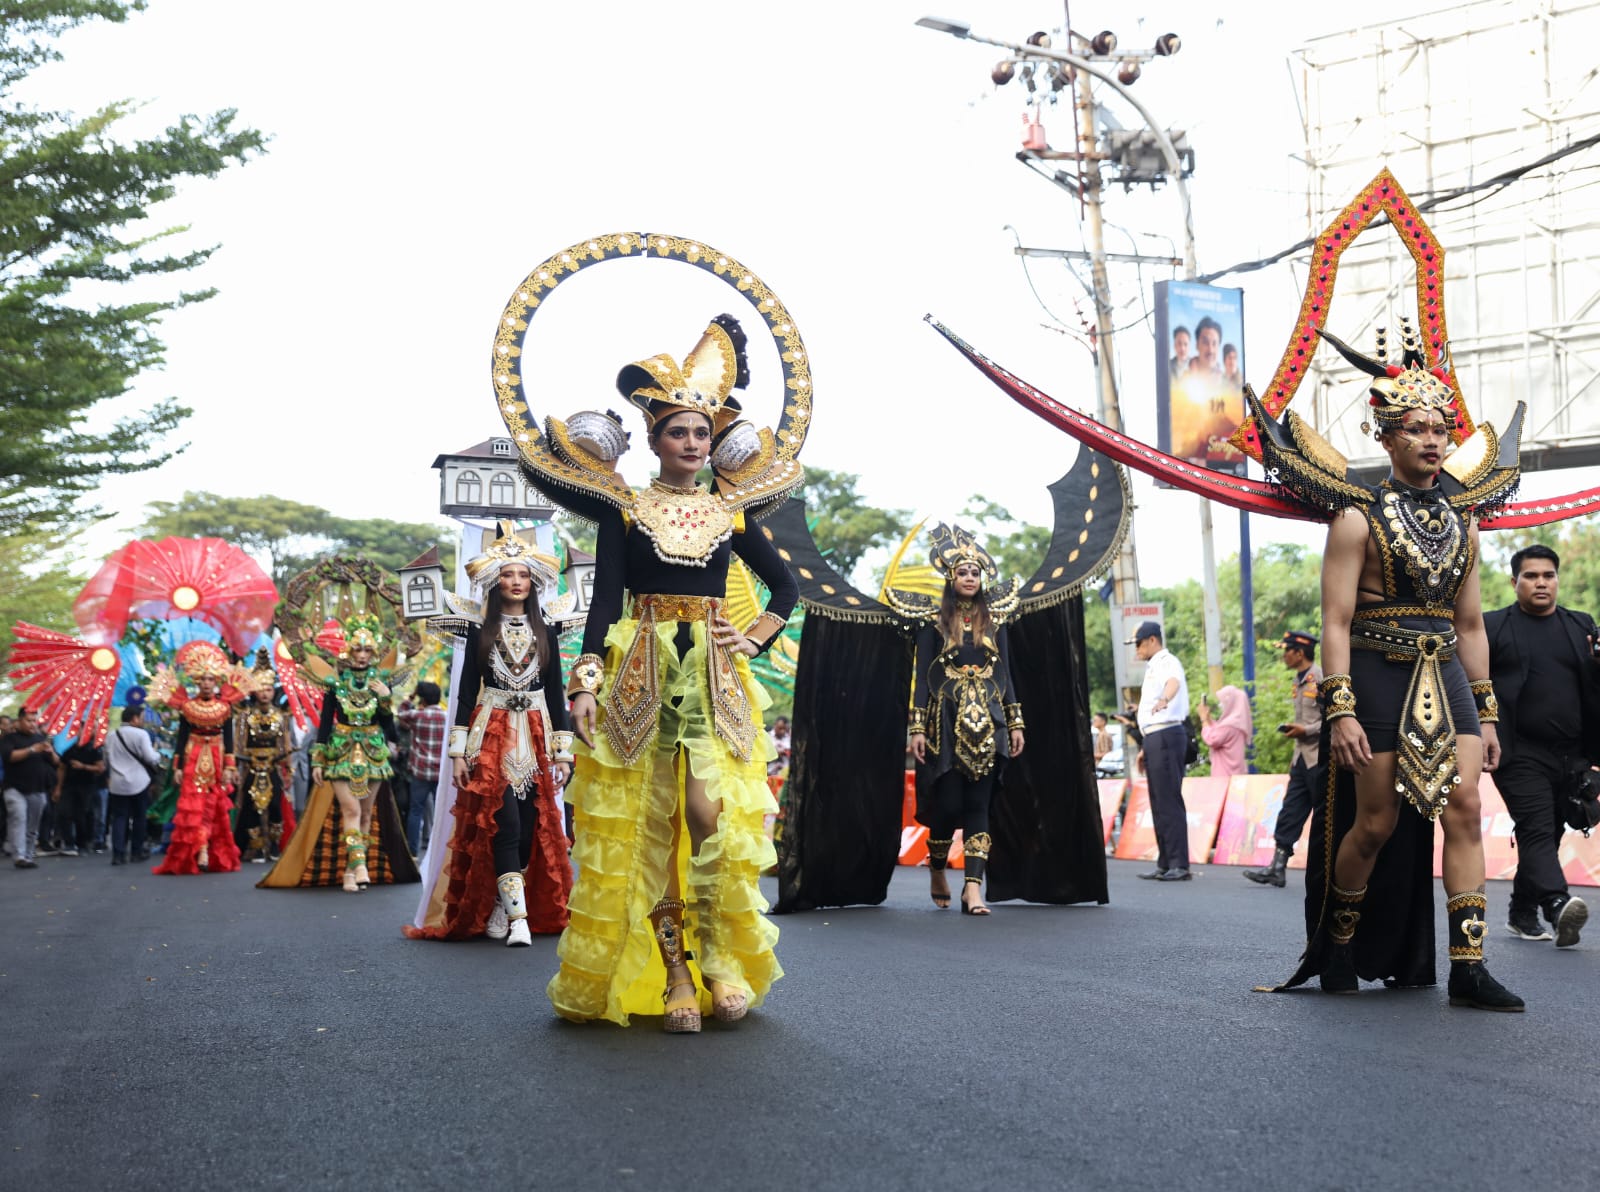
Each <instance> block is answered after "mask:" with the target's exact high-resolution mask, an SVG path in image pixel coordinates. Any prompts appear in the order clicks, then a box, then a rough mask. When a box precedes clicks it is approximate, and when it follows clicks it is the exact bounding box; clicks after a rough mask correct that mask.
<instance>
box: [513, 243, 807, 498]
mask: <svg viewBox="0 0 1600 1192" xmlns="http://www.w3.org/2000/svg"><path fill="white" fill-rule="evenodd" d="M620 260H670V261H679V262H681V263H683V264H687V265H693V266H695V267H696V268H698V269H703V270H705V271H706V272H707V273H710V274H712V275H713V276H715V277H718V278H720V279H722V280H723V281H724V282H726V283H727V284H728V285H729V286H730V287H732V288H733V289H735V290H737V291H738V292H739V293H740V294H741V295H743V296H744V298H745V300H746V301H747V302H749V303H750V305H751V306H753V307H754V308H755V309H756V311H757V313H758V314H760V315H761V318H762V320H763V321H764V323H765V324H766V328H767V331H768V333H769V334H770V335H771V336H772V340H773V344H774V346H775V347H776V348H777V352H778V359H779V362H780V364H781V367H782V372H783V386H784V400H783V411H782V414H781V415H780V417H779V420H778V425H777V428H776V430H775V431H769V430H766V429H762V430H760V431H758V432H754V433H751V431H750V429H749V428H748V424H745V423H739V424H737V426H732V427H729V428H728V432H737V434H738V435H739V438H740V439H741V440H742V441H741V442H740V444H739V446H738V449H737V451H730V452H729V453H728V454H727V455H726V456H725V457H724V458H731V459H737V461H738V462H737V465H736V466H733V467H727V468H724V467H720V466H719V467H718V468H717V469H716V472H717V479H718V491H719V493H720V494H721V495H722V497H723V498H724V500H726V501H728V502H729V504H730V505H732V506H733V507H735V508H737V509H745V510H748V511H749V513H750V515H751V516H753V517H761V516H763V515H764V514H766V513H769V512H771V511H772V510H773V509H774V508H776V507H777V504H778V503H779V502H780V501H781V500H783V499H784V498H786V497H787V496H788V494H789V493H790V492H791V491H793V489H794V488H795V487H797V486H798V485H799V483H800V481H801V479H802V477H803V473H802V472H801V469H800V464H799V462H798V459H799V455H800V450H801V448H802V447H803V446H804V445H805V441H806V433H807V431H808V430H809V429H810V427H811V410H812V400H813V398H812V386H811V361H810V357H809V356H808V355H807V353H806V348H805V343H804V341H803V340H802V339H801V338H800V328H799V326H798V325H797V324H796V323H795V321H794V319H793V317H791V316H790V314H789V311H788V309H787V308H786V307H785V306H784V304H783V302H782V301H781V300H780V299H779V298H778V296H777V295H776V294H774V293H773V292H772V290H771V289H770V288H769V287H768V286H767V284H766V283H765V282H763V281H762V280H761V279H760V278H759V277H757V276H756V275H755V274H754V273H752V272H751V271H750V270H749V269H747V268H746V267H745V266H744V265H743V264H741V263H740V262H739V261H737V260H735V259H734V258H733V257H730V256H728V255H727V254H726V253H723V252H719V251H717V250H716V249H715V248H712V247H710V246H709V245H706V244H703V243H701V242H700V241H697V240H690V239H687V238H685V237H682V236H668V235H664V234H660V233H655V232H616V233H612V234H610V235H605V236H595V237H591V238H590V239H588V240H583V241H580V242H579V243H577V244H574V245H572V246H571V247H569V248H566V249H563V250H562V251H560V252H558V253H556V254H554V255H553V256H551V257H549V258H548V259H546V260H545V261H543V262H542V263H541V264H539V265H538V266H537V267H535V268H534V270H533V271H532V272H531V273H529V274H528V276H527V277H526V278H524V279H523V281H522V284H521V285H519V286H518V287H517V289H516V291H515V292H514V293H513V294H512V295H511V298H510V300H509V301H508V302H507V303H506V306H505V309H504V310H503V311H502V312H501V314H500V322H499V325H498V326H497V327H496V329H495V339H494V349H493V354H492V357H491V379H492V382H493V385H494V393H495V404H496V405H497V407H498V408H499V411H500V417H501V419H502V420H503V421H504V422H505V424H506V429H507V430H508V431H509V432H510V434H511V439H512V441H513V442H514V443H516V445H517V450H518V452H519V453H520V454H521V456H522V462H523V466H524V468H525V469H526V470H527V471H528V472H529V473H530V478H531V479H533V480H534V482H535V483H536V484H537V485H538V487H539V488H540V489H541V490H542V491H543V492H544V493H545V494H546V495H547V496H548V497H550V499H551V500H552V501H555V502H556V503H557V504H559V505H562V506H563V507H567V502H566V501H565V500H563V499H562V498H563V497H565V496H576V497H578V498H580V502H579V505H578V507H577V508H575V509H574V512H576V513H578V514H579V515H580V516H585V515H586V514H585V510H584V508H583V507H582V502H581V498H585V497H588V498H596V497H598V498H600V499H601V500H602V501H605V502H607V503H609V504H613V505H618V506H621V507H623V508H626V507H628V506H630V505H631V503H632V501H633V490H632V489H631V488H629V487H628V484H627V482H626V481H624V480H623V479H622V477H621V476H620V475H618V473H617V472H616V469H615V467H614V465H615V462H616V459H617V457H618V456H619V455H620V454H621V451H622V450H623V449H625V447H626V439H625V437H624V436H622V435H621V433H620V428H613V427H609V426H607V425H606V416H605V415H601V414H598V413H595V412H593V411H583V412H581V413H579V414H574V415H573V416H572V417H571V418H569V419H568V420H567V421H566V422H563V421H561V420H560V419H558V418H554V417H548V416H547V417H546V418H545V419H544V421H543V424H542V425H541V423H540V420H539V418H538V416H537V415H536V414H535V413H534V410H533V402H532V401H530V398H529V394H528V392H527V389H526V387H525V385H524V383H523V377H522V369H521V367H520V364H521V357H522V352H523V344H524V341H525V340H526V339H527V334H528V328H529V326H530V325H531V323H532V322H533V317H534V315H536V314H537V313H538V311H539V309H540V307H541V306H542V305H543V304H544V302H545V301H546V300H547V299H548V298H549V297H550V295H551V293H552V292H554V290H555V288H556V287H557V286H558V285H560V284H561V283H562V282H563V281H565V280H567V279H568V278H570V277H572V276H573V275H575V274H577V273H578V272H580V271H581V270H583V269H587V268H590V267H591V266H594V265H598V264H602V263H604V262H607V261H620ZM734 409H735V410H737V406H734ZM590 424H593V425H592V426H591V425H590ZM602 432H603V433H602ZM597 440H598V441H600V442H603V443H609V444H610V449H608V450H597V449H596V447H597Z"/></svg>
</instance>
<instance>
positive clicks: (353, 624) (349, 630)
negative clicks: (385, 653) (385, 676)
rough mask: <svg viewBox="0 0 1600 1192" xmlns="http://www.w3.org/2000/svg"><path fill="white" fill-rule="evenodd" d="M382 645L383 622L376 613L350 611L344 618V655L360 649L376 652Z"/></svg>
mask: <svg viewBox="0 0 1600 1192" xmlns="http://www.w3.org/2000/svg"><path fill="white" fill-rule="evenodd" d="M382 646H383V622H382V621H381V620H379V618H378V614H377V613H366V612H362V613H351V614H350V615H349V616H348V617H346V618H345V619H344V652H343V653H344V655H348V654H349V653H350V652H351V651H354V650H362V649H366V650H372V651H374V652H376V651H377V650H379V649H381V648H382ZM341 656H343V655H341Z"/></svg>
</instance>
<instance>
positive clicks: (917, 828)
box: [900, 770, 963, 869]
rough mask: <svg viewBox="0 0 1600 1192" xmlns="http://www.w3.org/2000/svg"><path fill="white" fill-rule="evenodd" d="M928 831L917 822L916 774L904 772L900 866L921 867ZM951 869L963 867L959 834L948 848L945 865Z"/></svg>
mask: <svg viewBox="0 0 1600 1192" xmlns="http://www.w3.org/2000/svg"><path fill="white" fill-rule="evenodd" d="M928 835H929V833H928V829H926V828H924V827H923V826H922V825H921V824H919V823H918V822H917V774H916V771H915V770H907V771H906V787H905V794H904V796H903V799H902V802H901V804H900V864H902V865H921V864H922V863H923V862H924V861H926V860H927V859H928ZM945 864H946V865H947V866H948V867H949V868H951V869H961V868H962V867H963V863H962V857H961V833H960V832H957V833H956V836H955V842H954V843H953V844H952V845H951V846H950V859H949V860H948V861H947V862H946V863H945Z"/></svg>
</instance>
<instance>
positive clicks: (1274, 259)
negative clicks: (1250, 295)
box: [1195, 133, 1600, 282]
mask: <svg viewBox="0 0 1600 1192" xmlns="http://www.w3.org/2000/svg"><path fill="white" fill-rule="evenodd" d="M1596 145H1600V133H1596V134H1595V135H1594V136H1590V137H1584V138H1583V139H1582V140H1581V141H1574V142H1573V143H1572V144H1570V145H1568V146H1566V147H1565V148H1563V149H1557V150H1555V151H1554V152H1552V153H1547V154H1545V155H1544V156H1543V157H1541V158H1538V159H1537V160H1535V161H1531V162H1528V163H1527V164H1525V165H1520V166H1516V167H1514V168H1512V169H1509V170H1506V171H1505V172H1503V173H1500V174H1496V175H1495V176H1494V177H1493V178H1488V179H1485V180H1484V181H1482V182H1475V183H1473V184H1472V185H1470V186H1458V187H1456V188H1455V189H1453V190H1442V191H1439V192H1438V193H1437V194H1434V195H1432V196H1431V197H1429V198H1427V199H1425V200H1423V201H1422V202H1420V203H1415V204H1413V205H1414V206H1415V207H1416V209H1417V210H1418V211H1431V210H1433V209H1434V208H1435V207H1438V206H1440V205H1441V204H1444V203H1450V202H1454V201H1455V200H1456V199H1460V198H1465V197H1466V196H1468V195H1474V194H1478V192H1480V191H1485V190H1489V189H1490V188H1491V187H1492V188H1493V193H1497V192H1499V191H1502V190H1504V189H1506V187H1508V186H1510V185H1511V184H1512V183H1513V182H1520V181H1521V180H1522V179H1523V178H1524V177H1525V176H1526V175H1528V174H1531V173H1533V172H1534V171H1535V170H1538V169H1541V168H1543V167H1544V166H1547V165H1550V164H1551V163H1552V162H1557V161H1560V160H1561V159H1562V158H1564V157H1571V156H1572V155H1573V154H1574V153H1582V152H1583V151H1584V150H1586V149H1593V148H1594V147H1595V146H1596ZM1493 193H1491V194H1487V195H1480V196H1479V197H1478V198H1475V199H1474V200H1473V201H1472V202H1471V203H1469V204H1466V206H1469V207H1470V206H1475V205H1476V204H1478V203H1481V202H1483V201H1484V200H1485V199H1488V198H1491V197H1493ZM1461 209H1462V208H1453V210H1461ZM1388 222H1389V217H1388V216H1387V215H1381V216H1379V217H1378V218H1377V219H1375V220H1373V221H1372V226H1374V227H1382V226H1383V225H1384V224H1386V223H1388ZM1316 242H1317V238H1316V237H1315V236H1311V237H1308V238H1307V239H1305V240H1301V241H1300V242H1299V243H1297V244H1291V245H1290V246H1289V247H1288V248H1286V249H1283V250H1282V251H1281V252H1275V253H1273V254H1272V255H1271V256H1270V257H1262V258H1260V259H1259V260H1255V261H1241V262H1240V263H1239V264H1237V265H1230V266H1229V267H1228V268H1226V269H1219V270H1217V271H1216V272H1215V273H1207V274H1205V275H1204V276H1202V277H1198V278H1196V279H1195V280H1196V281H1200V282H1213V281H1216V280H1217V279H1218V278H1219V277H1227V276H1228V275H1229V274H1233V273H1253V272H1255V271H1256V270H1258V269H1265V268H1267V267H1268V266H1270V265H1276V264H1277V263H1278V262H1279V261H1282V260H1284V259H1285V258H1286V257H1292V256H1294V255H1295V254H1296V253H1299V252H1304V251H1305V250H1306V249H1308V248H1310V247H1312V246H1313V245H1314V244H1316Z"/></svg>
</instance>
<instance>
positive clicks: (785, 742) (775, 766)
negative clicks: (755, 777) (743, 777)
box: [767, 716, 791, 778]
mask: <svg viewBox="0 0 1600 1192" xmlns="http://www.w3.org/2000/svg"><path fill="white" fill-rule="evenodd" d="M767 735H768V736H769V737H770V738H771V739H772V748H773V749H774V750H775V751H776V752H777V756H776V757H774V758H773V759H772V760H771V761H770V762H768V763H767V777H768V778H781V777H786V776H787V775H788V773H789V747H790V740H791V738H790V730H789V718H788V717H787V716H779V717H778V718H777V719H775V720H774V721H773V722H772V731H771V732H770V733H768V734H767Z"/></svg>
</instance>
